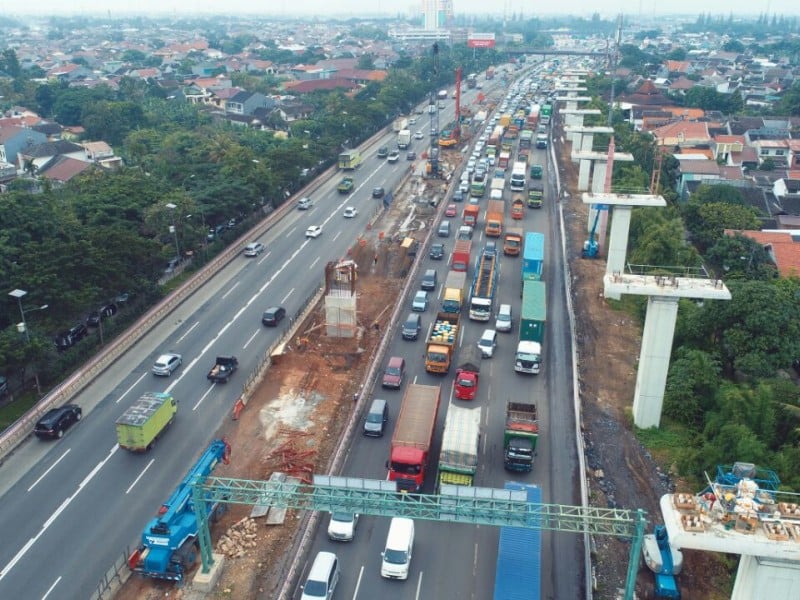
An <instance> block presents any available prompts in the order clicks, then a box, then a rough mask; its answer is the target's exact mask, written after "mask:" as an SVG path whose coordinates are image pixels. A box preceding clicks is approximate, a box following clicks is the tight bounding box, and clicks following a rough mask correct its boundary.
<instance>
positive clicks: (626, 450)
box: [117, 148, 729, 600]
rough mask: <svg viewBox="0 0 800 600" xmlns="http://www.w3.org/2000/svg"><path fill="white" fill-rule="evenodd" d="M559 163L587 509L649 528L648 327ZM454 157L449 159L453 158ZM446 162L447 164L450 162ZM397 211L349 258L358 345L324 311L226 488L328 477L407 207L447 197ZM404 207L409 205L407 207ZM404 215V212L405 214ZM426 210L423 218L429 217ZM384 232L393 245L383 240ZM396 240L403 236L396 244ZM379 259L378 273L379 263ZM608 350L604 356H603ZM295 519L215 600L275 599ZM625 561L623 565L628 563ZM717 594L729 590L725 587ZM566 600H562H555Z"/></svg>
mask: <svg viewBox="0 0 800 600" xmlns="http://www.w3.org/2000/svg"><path fill="white" fill-rule="evenodd" d="M559 149H560V150H561V151H562V164H561V168H562V175H561V177H562V182H565V184H566V187H567V189H568V190H569V193H570V199H569V201H568V202H569V205H568V206H567V207H565V214H566V215H567V227H568V236H569V238H570V239H569V242H568V246H569V248H570V250H569V252H570V256H569V260H570V268H571V272H572V289H573V294H574V298H573V301H574V306H575V307H576V310H577V324H578V332H577V338H578V347H579V356H580V360H579V369H580V385H581V393H582V398H583V411H584V412H583V426H584V430H585V439H586V447H587V464H588V467H589V471H590V472H589V477H590V489H591V502H592V503H593V504H595V505H597V506H614V507H620V508H643V509H645V510H646V511H647V513H648V516H649V519H650V522H651V523H653V522H658V521H659V520H660V511H659V509H658V499H659V498H660V497H661V495H663V494H664V493H667V492H670V491H673V489H674V483H673V480H672V478H671V477H670V476H669V474H667V473H665V472H664V471H663V470H662V469H661V468H660V467H659V465H658V464H657V463H656V461H655V460H654V458H653V457H652V456H651V455H650V454H649V453H648V452H647V451H646V450H645V449H644V448H643V447H642V445H641V444H640V443H639V442H638V441H637V440H636V438H635V436H634V435H633V433H632V432H631V429H630V419H629V418H628V416H627V414H628V413H626V410H627V409H628V407H629V406H630V404H631V402H632V398H633V392H634V386H635V378H636V360H637V358H638V353H639V345H640V335H641V331H640V327H639V325H638V323H636V322H635V321H634V320H633V319H632V318H631V317H630V316H629V315H627V314H625V313H622V312H618V311H615V310H613V309H611V308H610V307H609V305H608V304H607V303H606V301H605V300H604V298H603V294H602V276H603V272H604V266H605V263H604V261H602V260H595V261H590V260H583V259H581V258H580V248H581V245H582V243H583V240H584V239H585V238H586V236H587V233H586V222H587V213H588V210H587V208H586V207H585V206H584V205H583V204H582V203H581V201H580V194H578V193H577V192H576V191H575V189H576V185H575V184H576V181H577V170H576V168H575V165H573V164H572V163H571V162H570V161H569V156H568V150H567V149H563V148H559ZM445 154H447V153H445ZM447 159H448V158H447V157H445V160H447ZM406 189H407V191H406V192H405V193H401V194H400V196H399V197H398V198H397V199H396V201H395V203H394V205H393V208H392V209H391V210H389V211H388V213H387V214H386V215H385V216H384V218H382V219H381V221H380V222H379V223H378V224H376V226H375V227H374V228H371V229H369V230H368V231H365V232H364V234H363V245H359V244H358V243H355V244H354V245H353V251H352V253H351V255H350V256H349V258H352V259H354V260H355V261H356V262H357V264H358V266H359V269H358V281H357V293H358V299H359V303H358V308H359V325H360V329H359V335H358V336H357V337H356V338H353V339H348V340H345V339H330V338H326V337H325V336H324V335H323V332H322V329H321V328H320V324H321V323H322V321H323V312H322V310H321V309H320V308H317V309H315V310H313V311H312V312H311V314H310V315H309V316H308V317H307V318H306V319H305V320H304V322H303V323H301V324H300V325H299V326H298V327H297V328H296V335H295V336H294V337H293V338H292V339H291V340H290V341H289V343H288V349H287V351H286V352H285V353H284V354H283V355H281V356H279V357H278V358H277V359H275V360H274V362H273V365H272V366H271V367H270V368H269V370H268V372H267V374H266V377H264V379H263V380H262V382H261V384H260V385H259V386H258V387H257V389H256V390H255V392H254V394H253V396H252V398H250V400H249V402H248V405H247V407H246V408H245V409H244V411H243V413H242V415H241V418H240V420H238V421H231V422H229V423H227V424H226V425H225V426H224V427H223V432H222V433H223V434H224V435H226V436H227V438H228V439H229V440H230V442H231V444H232V447H233V456H232V461H231V464H230V465H228V466H223V467H221V468H218V469H217V471H216V473H215V474H217V475H219V476H224V477H239V478H245V479H266V478H268V477H269V476H270V474H271V473H273V472H274V471H282V472H287V473H289V474H291V475H294V476H297V477H300V478H303V477H308V476H309V475H311V474H312V473H320V472H326V470H327V465H328V461H329V458H330V455H331V453H332V450H333V448H334V447H335V445H336V442H337V441H338V439H339V437H340V436H341V435H342V433H343V430H344V427H345V425H346V423H347V421H348V419H349V417H350V414H351V411H352V410H353V394H354V393H355V392H357V391H358V385H359V382H360V381H361V380H362V379H363V376H364V372H365V370H366V368H367V365H368V359H369V358H370V357H371V356H372V355H373V353H374V350H375V348H376V347H377V345H378V343H379V341H380V336H381V335H382V331H383V328H382V327H381V328H380V329H379V330H376V329H374V328H373V324H374V323H375V322H376V321H377V322H378V323H379V326H380V324H381V323H382V320H383V319H385V318H386V317H387V316H388V311H387V310H385V309H386V307H387V306H389V305H391V304H393V303H394V301H395V299H396V296H397V293H398V290H399V289H400V287H401V285H402V281H403V278H404V277H405V275H406V273H407V272H408V270H409V268H410V266H411V262H412V259H411V258H410V257H409V256H407V252H406V250H405V249H403V248H402V247H401V246H400V244H399V243H398V241H399V239H400V238H402V237H403V236H402V235H397V234H396V230H397V228H398V227H408V228H409V229H410V230H411V232H410V233H409V235H414V236H415V237H417V238H419V239H422V238H423V237H424V230H421V231H417V232H416V233H415V232H414V231H413V230H415V229H417V228H418V227H419V226H420V224H423V223H429V218H428V217H427V216H425V215H423V216H422V218H418V219H411V220H406V221H403V218H404V215H405V214H407V212H408V209H407V206H408V204H407V202H409V201H410V200H413V198H415V197H416V198H421V197H425V198H431V197H434V196H435V195H437V194H441V191H442V187H441V184H439V185H437V184H433V183H430V182H422V181H421V180H414V181H412V182H411V185H409V186H407V188H406ZM404 203H405V204H404ZM402 206H406V208H405V209H403V210H401V208H400V207H402ZM421 210H422V211H423V213H424V211H425V209H424V208H421ZM380 232H386V234H387V235H386V236H385V237H384V238H383V239H380V238H381V236H380ZM390 232H395V233H393V234H390ZM376 256H377V261H376V260H375V257H376ZM597 348H603V352H597V351H596V349H597ZM249 512H250V508H249V507H242V506H234V507H232V508H231V510H230V511H229V512H228V513H226V515H225V516H224V517H223V518H222V520H221V522H220V523H218V524H217V525H216V526H215V527H214V529H213V531H212V537H213V539H214V540H215V544H216V543H217V540H218V539H219V537H220V536H221V535H222V534H223V533H225V532H226V531H227V530H228V529H229V528H231V527H232V526H233V525H234V524H236V523H238V522H239V521H240V520H241V519H243V518H244V517H246V516H247V515H248V514H249ZM297 525H298V518H297V516H296V515H295V514H293V513H292V511H289V513H288V514H287V519H286V524H285V525H282V526H267V525H264V524H262V523H261V522H259V523H258V524H257V527H256V529H255V531H256V533H255V538H254V542H255V543H254V544H253V545H254V547H253V548H249V549H246V550H242V551H240V552H239V553H238V555H237V556H236V557H230V556H229V557H228V558H227V559H226V567H225V569H224V571H223V575H222V578H221V580H220V582H219V584H218V585H217V588H216V591H215V592H214V593H213V594H212V595H211V597H212V598H237V599H239V598H241V599H250V598H253V599H255V598H258V599H265V600H266V599H268V598H273V597H274V594H275V590H276V589H277V586H278V585H279V583H280V577H281V576H282V573H283V568H284V567H285V563H286V561H287V560H288V558H289V555H291V554H292V553H291V552H289V551H287V549H289V548H291V546H292V545H293V538H294V533H295V531H296V529H297ZM595 542H596V553H595V556H594V564H595V577H596V581H597V591H596V593H595V598H597V599H598V600H611V599H614V598H615V597H616V592H617V590H618V589H619V588H621V587H622V586H623V584H624V580H625V572H626V568H627V557H628V553H629V543H628V542H627V541H624V540H620V539H617V538H603V537H599V538H596V539H595ZM622 557H624V559H623V558H622ZM684 557H685V565H684V571H683V573H682V574H681V575H680V577H679V585H680V587H681V590H682V593H683V598H684V599H685V600H701V599H702V600H717V599H719V600H721V599H722V598H726V597H727V594H725V593H719V592H718V590H719V589H720V587H721V586H722V589H726V588H727V586H728V585H729V584H728V576H727V575H726V573H725V571H724V569H723V567H722V563H721V562H720V561H719V560H717V559H716V558H715V557H714V556H713V555H706V554H702V553H698V552H691V551H685V552H684ZM718 584H721V586H720V585H718ZM651 587H652V576H651V575H650V574H649V573H648V572H646V570H645V569H644V568H643V569H641V570H640V572H639V578H638V581H637V592H638V596H639V597H640V598H646V597H649V596H650V591H649V590H650V589H651ZM117 597H118V598H120V599H121V600H155V599H157V598H163V597H169V598H179V599H180V598H186V599H193V598H195V597H197V598H199V597H200V596H198V595H197V594H196V593H193V592H192V591H191V587H190V586H187V588H184V589H180V588H175V587H174V586H173V585H172V584H164V583H160V582H154V581H151V580H143V579H140V578H138V577H133V578H131V580H130V581H129V582H128V583H127V584H126V585H125V586H124V589H123V591H122V592H121V593H120V594H119V595H118V596H117ZM556 600H562V599H556Z"/></svg>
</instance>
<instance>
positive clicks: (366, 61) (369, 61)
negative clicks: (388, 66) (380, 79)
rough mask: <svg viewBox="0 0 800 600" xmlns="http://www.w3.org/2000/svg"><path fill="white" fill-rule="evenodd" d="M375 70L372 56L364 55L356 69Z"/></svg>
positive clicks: (359, 58)
mask: <svg viewBox="0 0 800 600" xmlns="http://www.w3.org/2000/svg"><path fill="white" fill-rule="evenodd" d="M374 68H375V63H374V61H373V56H372V54H362V55H361V56H359V57H358V61H357V62H356V69H365V70H372V69H374Z"/></svg>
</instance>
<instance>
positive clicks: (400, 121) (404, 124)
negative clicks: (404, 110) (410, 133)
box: [392, 116, 408, 133]
mask: <svg viewBox="0 0 800 600" xmlns="http://www.w3.org/2000/svg"><path fill="white" fill-rule="evenodd" d="M403 129H408V117H404V116H399V117H397V118H396V119H395V120H394V121H392V131H394V132H395V133H399V132H400V131H402V130H403Z"/></svg>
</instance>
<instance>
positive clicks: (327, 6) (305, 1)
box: [8, 0, 800, 16]
mask: <svg viewBox="0 0 800 600" xmlns="http://www.w3.org/2000/svg"><path fill="white" fill-rule="evenodd" d="M419 5H421V0H417V1H413V2H409V1H407V0H399V1H397V0H395V1H389V0H374V1H372V2H364V1H363V0H299V1H294V2H292V1H290V0H268V1H266V2H258V1H253V0H226V1H225V2H219V1H218V0H171V1H169V0H168V1H166V2H165V1H164V0H116V1H115V2H107V1H101V0H66V1H64V0H37V1H36V2H31V3H30V4H25V3H16V4H14V6H13V9H12V11H8V12H12V13H13V12H16V13H29V14H74V13H82V14H98V13H100V14H107V11H108V9H109V8H110V9H111V14H112V16H113V15H114V14H120V15H122V14H131V13H133V14H148V13H149V14H164V13H173V14H180V13H198V12H200V13H206V14H208V13H212V14H219V13H221V12H231V13H249V14H253V13H260V12H263V13H265V14H283V15H292V14H295V15H301V14H302V15H309V14H318V15H330V14H349V15H356V16H359V15H364V14H365V12H367V11H369V12H371V13H373V14H375V13H385V14H397V13H398V12H401V13H403V12H405V13H409V12H410V11H411V9H412V8H416V7H417V6H419ZM453 5H454V7H455V12H456V13H457V14H458V13H477V14H485V13H487V12H496V13H498V14H499V13H501V12H502V10H503V7H504V6H508V9H509V11H510V12H512V13H518V12H519V11H520V10H522V11H523V14H525V15H532V14H534V13H536V14H554V13H561V14H563V13H564V12H565V11H568V12H569V14H574V15H581V16H583V15H586V16H588V15H591V14H592V13H593V12H599V13H601V14H602V15H615V14H618V13H619V12H623V13H626V14H630V15H638V14H640V13H641V14H643V15H646V16H651V15H653V14H666V13H682V14H691V15H695V14H699V13H712V14H725V15H727V14H729V13H734V14H750V15H755V14H759V13H763V12H767V13H769V14H778V15H787V16H792V15H800V3H798V2H797V0H667V1H658V2H657V1H656V0H570V1H569V2H566V3H561V2H530V1H524V0H503V2H487V1H486V0H453ZM256 7H263V9H262V10H258V9H257V8H256ZM367 7H368V8H367ZM487 7H491V9H490V10H487Z"/></svg>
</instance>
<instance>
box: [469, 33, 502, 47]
mask: <svg viewBox="0 0 800 600" xmlns="http://www.w3.org/2000/svg"><path fill="white" fill-rule="evenodd" d="M494 46H495V40H494V34H493V33H470V34H469V35H468V36H467V47H468V48H494Z"/></svg>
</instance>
